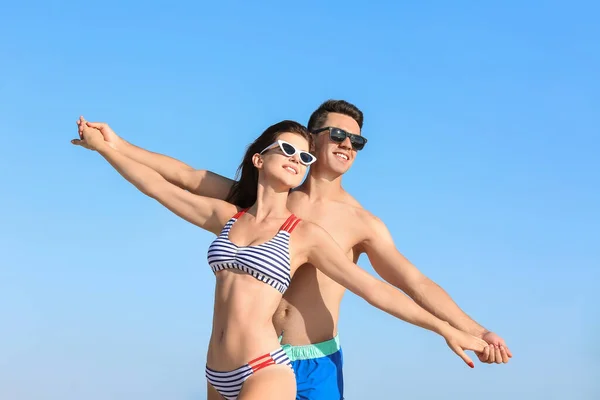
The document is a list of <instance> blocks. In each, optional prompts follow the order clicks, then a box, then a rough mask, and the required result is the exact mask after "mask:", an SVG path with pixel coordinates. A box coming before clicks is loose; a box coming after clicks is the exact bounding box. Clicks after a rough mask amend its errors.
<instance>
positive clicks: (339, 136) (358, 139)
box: [312, 126, 367, 151]
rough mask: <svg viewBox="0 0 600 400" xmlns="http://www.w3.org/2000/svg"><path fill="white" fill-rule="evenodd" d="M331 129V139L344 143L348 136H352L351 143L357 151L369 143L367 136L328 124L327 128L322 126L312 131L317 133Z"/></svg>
mask: <svg viewBox="0 0 600 400" xmlns="http://www.w3.org/2000/svg"><path fill="white" fill-rule="evenodd" d="M325 131H329V139H330V140H331V141H332V142H335V143H342V142H343V141H344V140H346V138H350V143H352V148H353V149H354V150H356V151H358V150H362V149H363V148H364V147H365V144H367V138H365V137H364V136H361V135H356V134H354V133H348V132H346V131H345V130H343V129H340V128H334V127H331V126H328V127H326V128H321V129H317V130H314V131H312V133H314V134H315V135H316V134H318V133H321V132H325Z"/></svg>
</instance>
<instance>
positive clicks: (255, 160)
mask: <svg viewBox="0 0 600 400" xmlns="http://www.w3.org/2000/svg"><path fill="white" fill-rule="evenodd" d="M252 164H253V165H254V166H255V167H256V168H257V169H261V168H262V167H263V164H264V160H263V158H262V156H261V155H260V154H258V153H254V155H253V156H252Z"/></svg>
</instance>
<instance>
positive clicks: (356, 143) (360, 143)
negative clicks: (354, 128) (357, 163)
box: [350, 136, 366, 150]
mask: <svg viewBox="0 0 600 400" xmlns="http://www.w3.org/2000/svg"><path fill="white" fill-rule="evenodd" d="M350 142H352V147H354V148H355V149H356V150H362V149H363V147H365V143H366V141H365V139H364V138H363V137H362V136H354V137H352V138H351V139H350Z"/></svg>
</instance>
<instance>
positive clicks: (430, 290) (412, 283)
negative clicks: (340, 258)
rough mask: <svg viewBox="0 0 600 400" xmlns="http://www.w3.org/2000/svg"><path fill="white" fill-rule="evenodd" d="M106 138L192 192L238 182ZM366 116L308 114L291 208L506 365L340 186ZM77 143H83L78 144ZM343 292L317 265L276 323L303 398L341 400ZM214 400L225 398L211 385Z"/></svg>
mask: <svg viewBox="0 0 600 400" xmlns="http://www.w3.org/2000/svg"><path fill="white" fill-rule="evenodd" d="M89 125H90V126H93V127H96V128H98V129H100V130H101V131H102V133H103V135H104V138H105V140H106V141H108V142H109V143H111V144H112V145H113V147H115V148H116V149H118V150H119V151H121V152H122V153H123V154H125V155H127V156H128V157H130V158H132V159H134V160H136V161H138V162H140V163H143V164H145V165H147V166H149V167H151V168H153V169H154V170H156V171H157V172H158V173H160V174H161V175H162V176H163V177H165V179H167V180H168V181H170V182H171V183H174V184H176V185H178V186H180V187H182V188H184V189H186V190H189V191H191V192H194V193H197V194H200V195H203V196H209V197H215V198H220V199H227V198H228V194H229V190H230V188H231V185H232V183H233V181H232V180H230V179H227V178H225V177H222V176H219V175H216V174H214V173H212V172H210V171H206V170H195V169H193V168H192V167H190V166H188V165H186V164H184V163H182V162H180V161H178V160H175V159H172V158H170V157H167V156H164V155H161V154H157V153H152V152H149V151H146V150H144V149H141V148H139V147H136V146H134V145H132V144H130V143H127V142H126V141H124V140H123V139H121V138H119V137H118V136H117V135H116V134H115V133H114V132H113V131H112V130H110V128H108V126H107V125H106V124H102V123H89ZM362 125H363V114H362V112H361V111H360V110H359V109H358V108H357V107H356V106H354V105H352V104H350V103H348V102H346V101H343V100H329V101H326V102H324V103H323V104H322V105H321V106H320V107H319V108H318V109H317V110H316V111H315V112H314V113H313V114H312V115H311V117H310V120H309V122H308V128H309V130H310V131H311V132H313V133H314V138H315V155H316V156H317V162H316V163H315V164H313V165H312V166H311V168H310V171H309V174H308V176H307V179H306V181H305V182H304V183H303V184H302V185H301V186H300V187H298V188H297V189H296V190H294V191H293V192H292V193H291V194H290V196H289V200H288V207H289V209H290V211H292V212H293V213H295V214H296V215H297V216H299V217H300V218H302V219H305V220H308V221H311V222H313V223H316V224H318V225H320V226H321V227H323V228H324V229H325V230H327V231H328V232H329V233H330V234H331V236H332V237H333V238H334V239H335V240H336V241H337V243H338V244H339V245H340V246H341V247H342V249H343V250H344V251H345V252H347V254H348V257H349V258H350V259H352V260H353V261H354V262H355V263H356V261H357V260H358V258H359V256H360V255H361V254H363V253H365V254H367V256H368V257H369V260H370V261H371V264H372V266H373V268H374V269H375V271H377V273H378V274H379V275H381V277H382V278H383V279H385V280H386V281H388V282H389V283H391V284H392V285H394V286H396V287H398V288H399V289H401V290H403V291H404V292H405V293H406V294H408V295H409V296H410V297H411V298H412V299H413V300H414V301H415V302H417V303H418V304H419V305H420V306H421V307H423V308H425V309H426V310H427V311H429V312H431V313H432V314H434V315H435V316H437V317H438V318H440V319H442V320H444V321H447V322H448V323H450V324H451V325H452V326H454V327H456V328H458V329H461V330H463V331H465V332H467V333H470V334H472V335H474V336H477V337H480V338H482V339H483V340H485V341H486V342H487V343H488V344H490V345H491V346H488V347H487V348H486V349H485V351H484V352H483V353H481V354H478V357H479V359H480V361H482V362H486V363H494V362H495V363H498V364H499V363H506V362H508V359H509V358H510V357H512V355H511V353H510V350H509V349H508V348H507V347H506V344H505V343H504V340H503V339H502V338H500V337H499V336H497V335H496V334H494V333H493V332H490V331H487V330H486V329H485V328H483V327H482V326H480V325H479V324H477V323H476V322H475V321H474V320H472V319H471V318H470V317H469V316H467V315H466V314H465V313H464V312H463V311H462V310H461V309H460V308H459V307H458V306H457V305H456V304H455V303H454V301H453V300H452V299H451V298H450V296H449V295H448V294H447V293H446V292H445V291H444V290H443V289H442V288H441V287H439V286H438V285H436V284H435V283H434V282H433V281H431V280H430V279H429V278H427V277H426V276H424V275H423V274H422V273H421V272H419V270H418V269H417V268H416V267H415V266H413V265H412V264H411V263H410V262H409V261H408V260H407V259H406V258H405V257H404V256H403V255H402V254H401V253H400V252H399V251H398V250H397V249H396V247H395V245H394V242H393V240H392V237H391V235H390V233H389V231H388V229H387V228H386V226H385V224H384V223H383V222H382V221H380V220H379V219H378V218H377V217H375V216H374V215H372V214H371V213H369V212H368V211H367V210H365V209H364V208H362V206H361V205H360V204H359V203H358V202H357V201H356V200H355V199H354V198H353V197H352V196H350V194H348V193H347V192H346V191H345V190H344V189H343V188H342V184H341V183H342V176H343V174H344V173H346V172H347V171H348V170H349V168H350V167H351V166H352V163H353V162H354V159H355V158H356V156H357V153H358V151H360V150H361V149H362V148H363V147H364V146H365V144H366V139H365V138H364V137H363V136H361V128H362ZM73 143H74V144H80V145H85V143H83V142H81V141H79V140H74V141H73ZM344 291H345V288H344V287H342V286H340V285H338V284H337V283H335V282H334V281H333V280H331V279H329V278H328V277H326V276H325V275H324V274H322V273H321V272H319V271H318V270H317V269H316V268H314V267H313V266H311V265H304V266H302V267H301V268H300V269H298V271H297V272H296V274H295V276H294V278H293V280H292V284H291V285H290V287H289V288H288V290H287V291H286V293H285V295H284V297H283V299H282V302H281V304H280V306H279V309H278V311H277V313H276V314H275V315H274V317H273V323H274V325H275V328H276V329H277V331H278V332H280V333H281V341H282V344H283V347H284V349H285V350H286V352H287V353H288V356H289V357H290V359H291V360H292V361H293V367H294V371H295V373H296V380H297V398H298V399H310V400H313V399H326V400H329V399H331V400H333V399H343V374H342V350H341V347H340V343H339V340H338V336H337V323H338V317H339V309H340V304H341V301H342V297H343V294H344ZM208 391H209V396H208V398H209V400H213V399H214V400H217V399H219V398H220V397H219V395H218V394H217V393H216V391H214V389H212V388H211V387H210V385H209V389H208Z"/></svg>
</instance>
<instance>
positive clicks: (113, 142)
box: [71, 117, 123, 150]
mask: <svg viewBox="0 0 600 400" xmlns="http://www.w3.org/2000/svg"><path fill="white" fill-rule="evenodd" d="M86 126H87V127H90V128H96V129H98V130H99V131H100V133H102V136H103V137H104V141H105V142H106V144H108V145H109V146H110V147H112V148H113V149H115V150H117V148H118V147H119V145H121V144H122V142H123V140H122V139H121V138H120V137H119V136H118V135H117V134H116V133H115V132H114V131H113V130H112V129H111V128H110V126H108V124H106V123H104V122H87V121H85V120H84V119H83V117H79V119H78V120H77V127H78V131H79V139H73V140H71V143H73V144H74V145H76V146H81V147H84V148H86V149H89V150H92V149H91V148H90V146H89V144H88V143H86V141H85V139H84V137H83V129H84V127H86Z"/></svg>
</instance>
